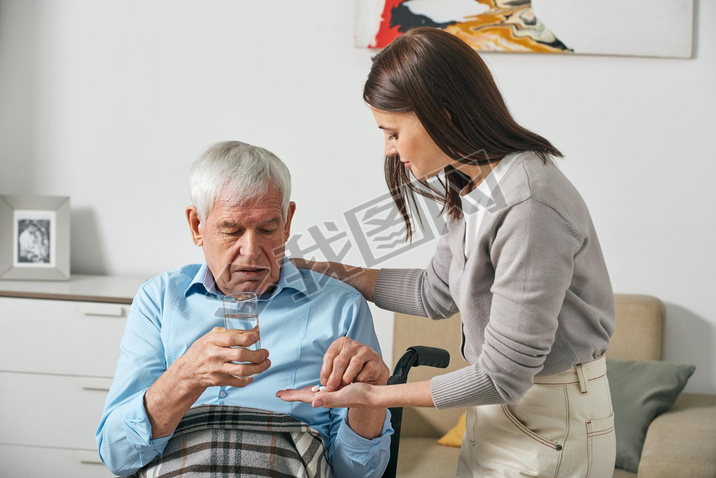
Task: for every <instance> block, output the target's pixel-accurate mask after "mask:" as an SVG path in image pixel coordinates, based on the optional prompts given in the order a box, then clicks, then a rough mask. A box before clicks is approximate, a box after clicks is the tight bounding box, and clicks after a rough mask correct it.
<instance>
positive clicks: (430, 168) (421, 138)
mask: <svg viewBox="0 0 716 478" xmlns="http://www.w3.org/2000/svg"><path fill="white" fill-rule="evenodd" d="M370 109H371V111H372V112H373V117H375V122H376V123H378V128H380V129H382V130H383V134H384V135H385V155H386V156H395V155H398V157H399V158H400V162H402V163H403V165H404V166H405V167H406V168H410V171H411V172H412V173H413V175H414V176H415V177H416V178H418V179H420V180H426V179H428V178H431V177H433V176H436V175H437V174H438V173H440V171H442V170H443V169H444V168H445V166H447V165H449V164H450V163H452V162H453V161H452V160H451V159H450V158H449V157H448V156H447V155H446V154H445V153H443V151H442V150H441V149H440V148H439V147H438V145H437V144H435V142H434V141H433V139H432V138H431V137H430V135H429V134H428V132H427V131H426V130H425V127H423V124H422V123H421V122H420V120H419V119H418V117H417V116H416V115H415V113H412V112H411V113H391V112H388V111H383V110H379V109H376V108H373V107H372V106H371V108H370Z"/></svg>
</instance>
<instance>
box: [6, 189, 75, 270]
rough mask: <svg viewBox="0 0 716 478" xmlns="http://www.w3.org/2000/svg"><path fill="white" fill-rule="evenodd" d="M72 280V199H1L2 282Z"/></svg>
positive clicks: (61, 197) (11, 196)
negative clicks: (6, 280)
mask: <svg viewBox="0 0 716 478" xmlns="http://www.w3.org/2000/svg"><path fill="white" fill-rule="evenodd" d="M69 278H70V198H69V197H68V196H24V195H0V279H12V280H69Z"/></svg>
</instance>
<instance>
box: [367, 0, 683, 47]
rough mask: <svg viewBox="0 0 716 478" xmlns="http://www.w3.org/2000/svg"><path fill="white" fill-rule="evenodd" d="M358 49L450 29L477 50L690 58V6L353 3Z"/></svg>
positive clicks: (553, 0) (562, 1)
mask: <svg viewBox="0 0 716 478" xmlns="http://www.w3.org/2000/svg"><path fill="white" fill-rule="evenodd" d="M356 7H357V8H356V12H357V15H356V22H357V24H356V37H355V40H356V46H358V47H367V48H383V47H385V46H386V45H388V44H389V43H390V42H391V41H393V40H394V39H395V38H397V37H398V36H400V35H402V34H403V33H405V32H407V31H408V30H410V29H411V28H416V27H419V26H429V27H435V28H440V29H443V30H446V31H448V32H450V33H452V34H454V35H456V36H458V37H460V38H461V39H463V40H464V41H465V42H466V43H468V44H469V45H471V46H472V47H473V48H474V49H476V50H478V51H497V52H521V53H560V54H593V55H630V56H657V57H675V58H690V57H691V54H692V37H693V14H694V13H693V11H694V10H693V0H629V1H626V2H625V1H624V0H600V1H599V2H595V1H593V0H592V1H590V0H356Z"/></svg>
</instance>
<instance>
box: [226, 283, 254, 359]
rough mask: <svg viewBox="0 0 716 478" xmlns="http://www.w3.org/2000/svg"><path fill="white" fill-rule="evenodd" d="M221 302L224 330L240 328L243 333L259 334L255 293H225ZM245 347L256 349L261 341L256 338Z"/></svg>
mask: <svg viewBox="0 0 716 478" xmlns="http://www.w3.org/2000/svg"><path fill="white" fill-rule="evenodd" d="M223 303H224V324H225V327H226V330H241V331H243V332H244V333H249V332H256V333H257V334H259V304H258V299H257V298H256V294H254V293H253V292H234V293H231V294H227V295H225V296H224V298H223ZM259 335H260V334H259ZM246 348H247V349H249V350H258V349H260V348H261V341H260V340H258V341H256V343H254V344H251V345H249V346H248V347H246ZM234 363H242V362H234Z"/></svg>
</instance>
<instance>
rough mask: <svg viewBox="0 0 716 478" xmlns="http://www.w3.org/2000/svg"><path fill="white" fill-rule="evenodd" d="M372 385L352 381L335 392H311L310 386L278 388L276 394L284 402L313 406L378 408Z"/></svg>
mask: <svg viewBox="0 0 716 478" xmlns="http://www.w3.org/2000/svg"><path fill="white" fill-rule="evenodd" d="M375 388H376V387H374V386H373V385H369V384H367V383H352V384H350V385H347V386H345V387H343V388H341V389H340V390H336V391H335V392H328V391H326V392H312V391H311V388H310V387H306V388H303V389H300V390H296V389H289V390H279V391H278V392H277V393H276V396H277V397H278V398H280V399H281V400H283V401H285V402H303V403H310V404H311V405H313V408H317V407H325V408H356V407H359V408H366V407H368V408H370V407H376V408H380V407H379V406H378V405H377V404H375V400H374V399H373V398H374V397H373V394H374V389H375Z"/></svg>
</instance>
